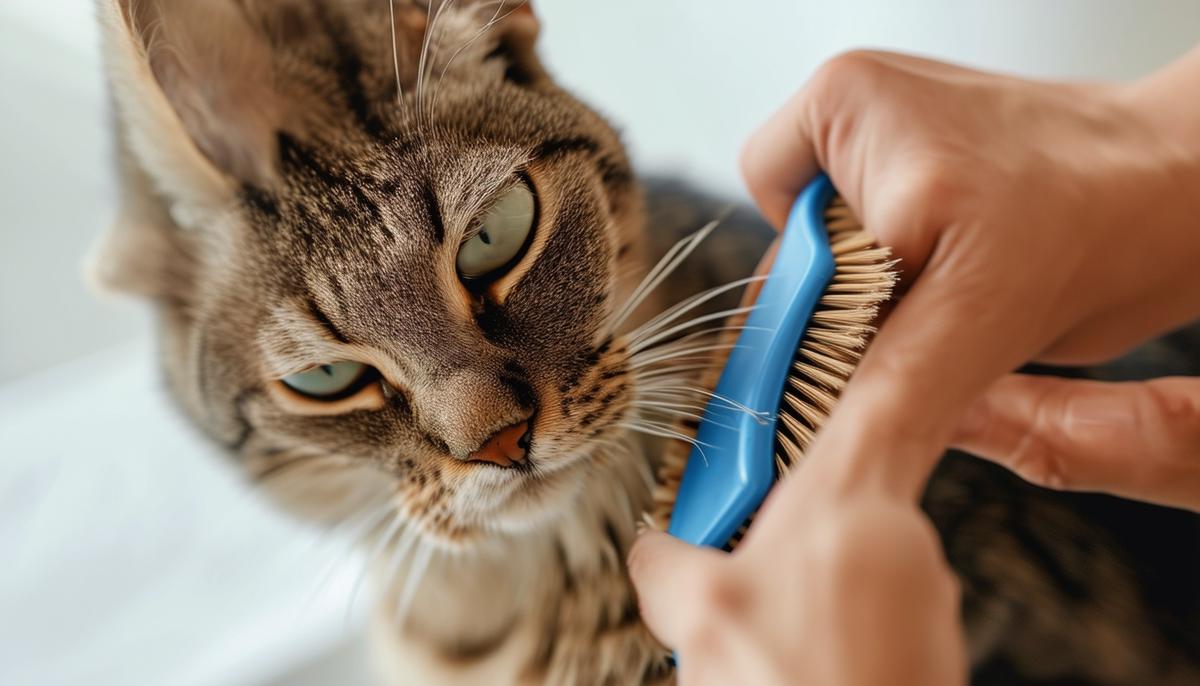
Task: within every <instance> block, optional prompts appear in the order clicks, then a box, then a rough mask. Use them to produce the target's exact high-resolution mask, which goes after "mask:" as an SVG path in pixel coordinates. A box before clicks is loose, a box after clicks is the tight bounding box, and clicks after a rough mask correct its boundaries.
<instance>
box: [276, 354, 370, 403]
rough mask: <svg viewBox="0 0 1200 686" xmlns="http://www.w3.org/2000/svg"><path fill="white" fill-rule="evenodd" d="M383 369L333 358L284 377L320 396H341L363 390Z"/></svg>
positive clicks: (312, 395) (286, 381)
mask: <svg viewBox="0 0 1200 686" xmlns="http://www.w3.org/2000/svg"><path fill="white" fill-rule="evenodd" d="M378 376H379V373H378V372H376V371H375V368H374V367H370V366H368V365H365V364H363V363H361V362H330V363H329V364H322V365H319V366H316V367H313V368H312V369H306V370H304V371H302V372H297V373H295V374H291V375H288V376H285V377H283V379H281V381H282V382H283V384H284V385H285V386H287V387H288V388H290V389H292V390H293V391H296V392H297V393H299V394H300V395H304V396H307V397H309V398H315V399H317V400H341V399H342V398H348V397H350V396H352V395H354V394H355V393H357V392H358V391H360V390H362V389H363V388H364V387H366V386H367V385H368V384H370V383H371V382H372V381H374V380H375V379H376V378H378Z"/></svg>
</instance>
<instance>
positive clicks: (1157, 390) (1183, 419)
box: [1145, 379, 1200, 432]
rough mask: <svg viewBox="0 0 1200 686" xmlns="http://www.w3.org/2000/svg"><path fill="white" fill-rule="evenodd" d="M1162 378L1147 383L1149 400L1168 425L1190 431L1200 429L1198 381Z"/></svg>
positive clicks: (1199, 388) (1199, 386)
mask: <svg viewBox="0 0 1200 686" xmlns="http://www.w3.org/2000/svg"><path fill="white" fill-rule="evenodd" d="M1180 381H1181V380H1179V379H1163V380H1162V382H1160V383H1153V382H1151V383H1148V384H1146V386H1145V388H1146V389H1147V392H1148V393H1147V394H1148V397H1149V398H1150V402H1151V403H1152V405H1153V406H1154V409H1155V411H1156V412H1157V414H1158V415H1159V416H1161V417H1162V418H1163V421H1165V422H1166V423H1167V424H1168V425H1171V426H1176V427H1181V428H1184V429H1187V430H1189V431H1191V432H1195V431H1200V382H1196V381H1195V380H1192V379H1186V380H1182V383H1180Z"/></svg>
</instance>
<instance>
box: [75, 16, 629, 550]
mask: <svg viewBox="0 0 1200 686" xmlns="http://www.w3.org/2000/svg"><path fill="white" fill-rule="evenodd" d="M100 11H101V16H102V20H103V24H104V29H105V44H104V47H105V56H106V63H107V69H108V74H109V79H110V84H111V89H112V98H113V102H114V106H115V111H116V121H117V129H118V132H117V138H118V148H119V153H120V169H121V175H122V179H123V182H124V183H123V198H122V208H121V213H120V217H119V220H118V222H117V225H116V227H115V228H114V230H113V232H112V234H111V235H110V236H109V238H108V240H107V242H106V243H105V245H104V246H103V248H102V250H101V251H100V253H99V257H98V259H97V261H96V266H97V270H96V271H97V273H98V275H99V277H100V279H101V281H102V282H103V283H105V284H107V285H109V286H111V287H114V288H117V289H121V290H125V291H132V292H135V293H138V294H141V295H143V296H146V297H149V298H152V299H154V300H155V301H156V302H157V303H158V305H159V312H160V318H161V329H162V355H163V357H164V364H165V367H166V370H167V377H168V380H169V384H170V386H171V388H172V390H173V392H174V395H175V396H176V397H177V398H178V399H179V401H180V402H181V404H182V406H183V407H184V408H185V410H186V412H187V413H188V414H189V415H190V416H191V417H192V418H193V419H194V421H196V422H197V423H198V424H199V425H200V426H201V427H203V429H204V430H205V431H206V432H207V433H209V434H210V435H211V436H213V437H215V438H216V439H217V440H219V441H221V442H222V443H224V444H225V445H227V446H228V447H229V448H230V449H231V450H232V451H233V452H234V453H235V454H236V455H237V456H238V459H239V460H240V461H241V462H243V463H244V464H245V465H246V466H247V468H248V469H250V470H251V471H252V472H253V473H255V474H256V475H258V476H260V477H265V476H266V475H270V476H271V477H272V479H273V477H275V476H279V475H283V474H284V473H285V472H289V473H294V474H296V475H298V476H297V478H298V479H299V480H298V481H297V482H296V483H303V484H304V486H305V487H304V488H299V489H297V488H292V489H289V490H288V495H287V497H288V498H289V500H291V501H292V502H293V504H294V505H296V506H298V507H300V508H302V509H310V510H314V511H320V512H321V513H323V514H327V513H328V512H329V511H332V510H338V511H347V510H352V509H354V508H355V507H358V506H361V505H362V503H363V502H365V500H366V499H368V498H374V497H382V498H384V499H386V500H387V502H389V503H391V504H392V505H394V506H395V507H396V508H398V509H399V510H400V511H401V512H402V513H403V514H404V515H405V516H406V517H408V518H409V519H411V520H412V521H414V522H416V523H417V524H418V526H419V528H420V530H421V531H422V533H424V534H426V535H428V536H429V537H431V538H433V539H436V540H438V541H441V542H443V543H445V544H446V545H462V544H465V543H466V542H469V541H472V540H476V539H478V538H480V537H482V536H484V535H485V534H487V533H488V532H490V531H496V530H512V529H520V528H522V527H527V526H531V525H534V524H536V523H537V522H538V521H542V520H544V519H545V518H546V517H547V516H548V515H551V514H553V513H554V512H556V511H560V510H561V508H563V507H566V506H567V504H568V503H569V501H570V498H571V497H572V495H573V494H574V493H575V492H576V490H577V489H578V488H579V485H580V484H581V483H582V480H583V479H584V478H585V475H586V473H587V469H588V466H589V464H590V463H591V462H592V461H594V460H595V459H597V457H596V454H595V450H594V448H593V446H595V445H597V444H599V443H601V442H602V441H603V439H604V438H605V437H606V436H608V435H610V434H612V433H614V432H616V431H618V430H617V429H616V428H615V427H616V426H617V425H618V424H619V423H620V422H621V421H622V418H623V417H624V415H625V413H626V412H627V410H628V407H629V396H630V389H629V384H630V363H629V354H628V350H627V349H626V346H625V344H624V343H623V339H621V338H620V337H619V336H614V326H615V323H616V320H617V319H618V317H617V313H618V312H619V311H620V310H621V306H622V305H624V304H625V303H626V301H627V300H628V299H629V296H630V284H629V282H628V281H627V280H626V279H624V278H621V277H622V275H621V274H619V273H618V272H619V269H618V266H619V265H621V264H631V263H635V260H636V259H637V253H638V250H639V246H638V238H637V237H638V236H639V235H640V231H641V227H640V225H639V222H640V221H641V212H640V199H639V196H638V192H637V190H636V187H635V184H634V182H633V178H632V174H631V172H630V168H629V164H628V162H627V159H626V156H625V154H624V152H623V150H622V147H621V145H620V143H619V141H618V138H617V136H616V135H615V134H614V132H613V131H612V129H611V128H610V127H609V126H608V125H607V124H606V123H605V122H604V121H603V120H602V119H601V118H599V117H598V116H597V115H596V114H594V113H593V112H592V111H590V110H589V109H588V108H586V107H585V106H584V105H582V104H581V103H580V102H579V101H578V100H576V99H574V98H573V97H571V96H570V95H569V94H567V93H566V92H565V91H563V90H562V89H560V88H558V87H557V86H556V85H555V84H554V83H553V81H552V80H551V79H550V77H549V76H548V75H547V73H546V71H545V70H544V69H543V68H542V66H541V64H540V63H539V61H538V59H537V56H536V54H535V51H534V40H535V37H536V34H537V21H536V19H535V18H534V15H533V14H532V12H531V11H529V8H528V6H527V5H524V4H517V3H513V2H481V1H477V0H458V1H457V2H455V1H453V0H447V1H446V2H442V3H436V2H435V3H434V4H433V5H432V6H431V5H429V4H428V3H419V2H418V3H414V2H411V1H408V2H405V1H402V0H396V2H394V3H391V4H390V6H389V3H387V2H379V1H378V0H347V1H345V2H321V1H316V2H310V1H305V2H299V1H296V2H293V1H292V0H271V1H269V2H268V1H265V0H264V1H260V2H254V1H252V0H242V1H240V2H236V1H234V0H214V1H213V2H203V3H199V2H193V1H192V0H102V2H101V4H100ZM626 276H628V275H626ZM301 476H302V477H303V478H300V477H301ZM350 477H352V478H350ZM350 484H352V485H350ZM364 488H365V489H366V492H364V491H363V489H364Z"/></svg>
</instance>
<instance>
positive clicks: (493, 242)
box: [457, 183, 537, 279]
mask: <svg viewBox="0 0 1200 686" xmlns="http://www.w3.org/2000/svg"><path fill="white" fill-rule="evenodd" d="M536 214H537V208H536V204H535V202H534V198H533V191H531V190H530V189H529V186H528V185H526V184H524V183H521V184H518V185H516V186H513V187H512V188H511V189H509V190H508V192H506V193H505V194H504V195H503V196H501V198H500V200H499V201H497V202H496V204H495V205H493V206H492V208H491V210H489V211H488V213H487V216H485V217H484V219H483V223H482V224H481V225H480V227H479V231H478V232H477V233H476V234H475V235H474V236H471V238H470V239H468V240H467V241H466V242H465V243H463V244H462V247H460V248H459V249H458V259H457V265H458V273H459V275H461V276H462V277H463V278H465V279H481V278H486V277H489V276H496V275H498V273H503V272H504V271H507V269H508V268H510V267H512V266H513V264H515V263H516V262H517V258H518V257H519V256H520V255H521V252H522V251H523V249H524V248H525V246H526V244H527V243H528V242H529V238H530V236H531V235H532V234H533V223H534V219H535V215H536Z"/></svg>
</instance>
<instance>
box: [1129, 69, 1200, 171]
mask: <svg viewBox="0 0 1200 686" xmlns="http://www.w3.org/2000/svg"><path fill="white" fill-rule="evenodd" d="M1198 82H1200V48H1196V49H1193V50H1192V51H1191V52H1189V53H1187V54H1186V55H1184V56H1183V57H1181V58H1179V59H1178V60H1176V61H1175V62H1172V63H1171V64H1169V65H1167V66H1166V67H1163V68H1162V69H1160V70H1158V71H1156V72H1154V73H1152V74H1149V75H1148V76H1145V77H1143V78H1141V79H1139V80H1137V81H1134V82H1132V83H1129V84H1127V85H1125V86H1122V87H1119V88H1118V89H1116V95H1117V97H1118V98H1120V99H1121V100H1123V101H1124V103H1125V104H1126V105H1127V106H1128V107H1129V108H1130V109H1131V110H1132V111H1134V112H1135V113H1137V115H1138V116H1139V117H1140V118H1141V119H1142V120H1143V121H1144V122H1145V123H1146V124H1147V125H1148V126H1149V127H1150V128H1151V129H1152V130H1153V131H1154V132H1155V134H1157V135H1158V136H1159V137H1160V138H1161V140H1162V141H1163V143H1164V144H1166V145H1167V146H1169V147H1170V148H1173V149H1174V150H1175V152H1176V153H1177V154H1178V155H1179V156H1180V157H1181V158H1182V159H1183V160H1185V161H1186V160H1190V161H1191V162H1192V165H1191V166H1192V167H1196V166H1198V165H1197V161H1198V160H1200V91H1197V90H1196V89H1195V84H1196V83H1198Z"/></svg>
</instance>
